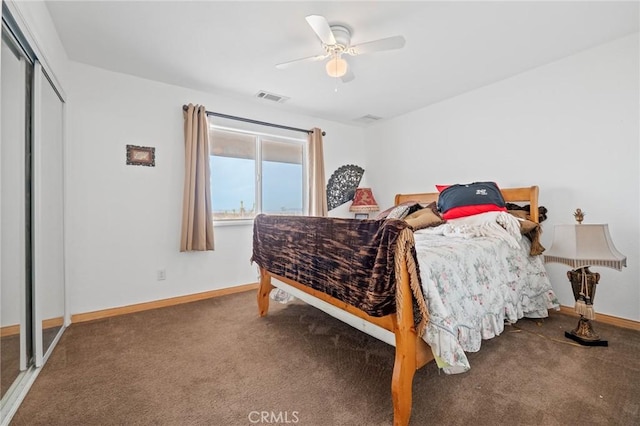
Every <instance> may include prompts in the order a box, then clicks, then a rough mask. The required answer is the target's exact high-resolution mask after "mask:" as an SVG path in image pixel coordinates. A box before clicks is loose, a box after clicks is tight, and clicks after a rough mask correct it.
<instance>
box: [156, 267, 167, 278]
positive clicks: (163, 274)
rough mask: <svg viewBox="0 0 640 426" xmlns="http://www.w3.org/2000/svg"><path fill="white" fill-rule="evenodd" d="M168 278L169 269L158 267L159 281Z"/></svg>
mask: <svg viewBox="0 0 640 426" xmlns="http://www.w3.org/2000/svg"><path fill="white" fill-rule="evenodd" d="M166 279H167V270H166V269H158V281H164V280H166Z"/></svg>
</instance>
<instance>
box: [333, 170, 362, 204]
mask: <svg viewBox="0 0 640 426" xmlns="http://www.w3.org/2000/svg"><path fill="white" fill-rule="evenodd" d="M363 173H364V169H363V168H362V167H358V166H356V165H353V164H347V165H345V166H341V167H339V168H338V169H337V170H336V171H335V172H333V174H332V175H331V177H330V178H329V183H327V208H328V209H329V210H332V209H335V208H336V207H338V206H340V205H342V204H344V203H346V202H347V201H351V200H352V199H353V194H355V192H356V188H357V187H358V185H359V184H360V179H362V175H363Z"/></svg>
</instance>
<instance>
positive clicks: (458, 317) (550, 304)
mask: <svg viewBox="0 0 640 426" xmlns="http://www.w3.org/2000/svg"><path fill="white" fill-rule="evenodd" d="M476 216H477V217H474V219H472V221H471V222H470V221H468V220H467V221H465V220H464V219H460V220H458V219H456V220H450V221H449V222H447V223H446V224H444V225H440V226H438V227H435V228H430V229H425V230H421V231H416V232H415V242H416V252H417V257H418V264H419V268H420V279H421V282H422V288H423V292H424V295H425V298H426V299H427V304H428V309H429V314H430V317H429V324H428V326H427V330H426V332H425V334H424V336H423V338H424V339H425V341H426V342H427V343H428V344H429V345H430V346H431V348H432V350H433V352H434V355H435V356H436V361H437V362H438V365H439V366H440V367H441V368H442V369H443V371H444V372H445V373H447V374H457V373H463V372H465V371H467V370H468V369H469V368H470V366H469V361H468V359H467V357H466V355H465V352H476V351H478V350H479V349H480V344H481V342H482V340H483V339H491V338H493V337H495V336H497V335H499V334H501V333H502V332H503V331H504V324H505V321H508V322H515V321H517V320H518V319H520V318H522V317H530V318H544V317H547V316H548V310H549V309H552V308H553V309H559V303H558V301H557V299H556V296H555V294H554V293H553V290H552V288H551V283H550V282H549V279H548V277H547V273H546V271H545V269H544V266H543V262H542V259H541V256H529V249H530V242H529V240H528V239H527V238H522V236H521V235H520V234H519V233H517V231H515V232H514V231H513V229H514V228H513V227H512V226H510V225H513V224H512V223H502V222H504V221H505V219H506V220H507V222H509V221H510V219H508V218H505V216H503V215H497V214H495V213H485V214H482V215H476ZM496 223H499V225H500V226H495V224H496ZM505 228H506V229H505ZM487 230H488V231H487Z"/></svg>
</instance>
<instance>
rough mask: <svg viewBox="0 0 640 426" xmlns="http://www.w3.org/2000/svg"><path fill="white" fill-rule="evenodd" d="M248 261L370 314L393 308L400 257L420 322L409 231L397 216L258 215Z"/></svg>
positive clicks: (421, 305)
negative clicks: (373, 217) (407, 273)
mask: <svg viewBox="0 0 640 426" xmlns="http://www.w3.org/2000/svg"><path fill="white" fill-rule="evenodd" d="M399 249H401V250H399ZM401 251H403V252H401ZM251 260H252V261H253V262H256V263H257V264H258V265H259V266H260V267H262V268H265V269H266V270H268V271H269V272H271V273H273V274H275V275H280V276H282V277H285V278H289V279H291V280H294V281H296V282H299V283H301V284H304V285H306V286H309V287H311V288H313V289H315V290H318V291H322V292H324V293H326V294H328V295H330V296H332V297H334V298H336V299H338V300H341V301H343V302H346V303H348V304H350V305H352V306H354V307H356V308H358V309H360V310H362V311H363V312H365V313H367V314H368V315H371V316H374V317H380V316H385V315H389V314H392V313H395V312H396V298H397V297H398V294H397V291H396V288H397V287H396V274H397V273H398V269H397V267H398V266H397V265H399V264H400V262H403V261H405V262H407V264H408V265H407V266H408V269H409V275H410V277H411V279H410V286H411V290H412V292H413V299H414V306H415V308H414V318H415V322H416V324H417V325H418V327H417V328H418V332H419V333H421V332H422V331H423V330H424V327H425V326H426V319H427V318H428V314H427V309H426V303H425V301H424V297H423V295H422V289H421V286H420V282H419V278H418V277H419V273H418V269H417V268H418V267H417V261H416V255H415V248H414V241H413V232H412V230H411V228H410V227H409V225H408V224H407V223H406V222H405V221H403V220H398V219H389V220H353V219H341V218H329V217H308V216H271V215H263V214H261V215H258V216H257V217H256V218H255V221H254V225H253V256H252V258H251ZM400 297H404V296H403V295H400Z"/></svg>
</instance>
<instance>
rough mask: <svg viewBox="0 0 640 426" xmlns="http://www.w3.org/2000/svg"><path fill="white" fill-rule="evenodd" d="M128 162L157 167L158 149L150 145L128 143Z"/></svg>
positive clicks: (135, 164) (133, 164)
mask: <svg viewBox="0 0 640 426" xmlns="http://www.w3.org/2000/svg"><path fill="white" fill-rule="evenodd" d="M127 164H129V165H132V166H148V167H155V165H156V149H155V148H152V147H148V146H136V145H127Z"/></svg>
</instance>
